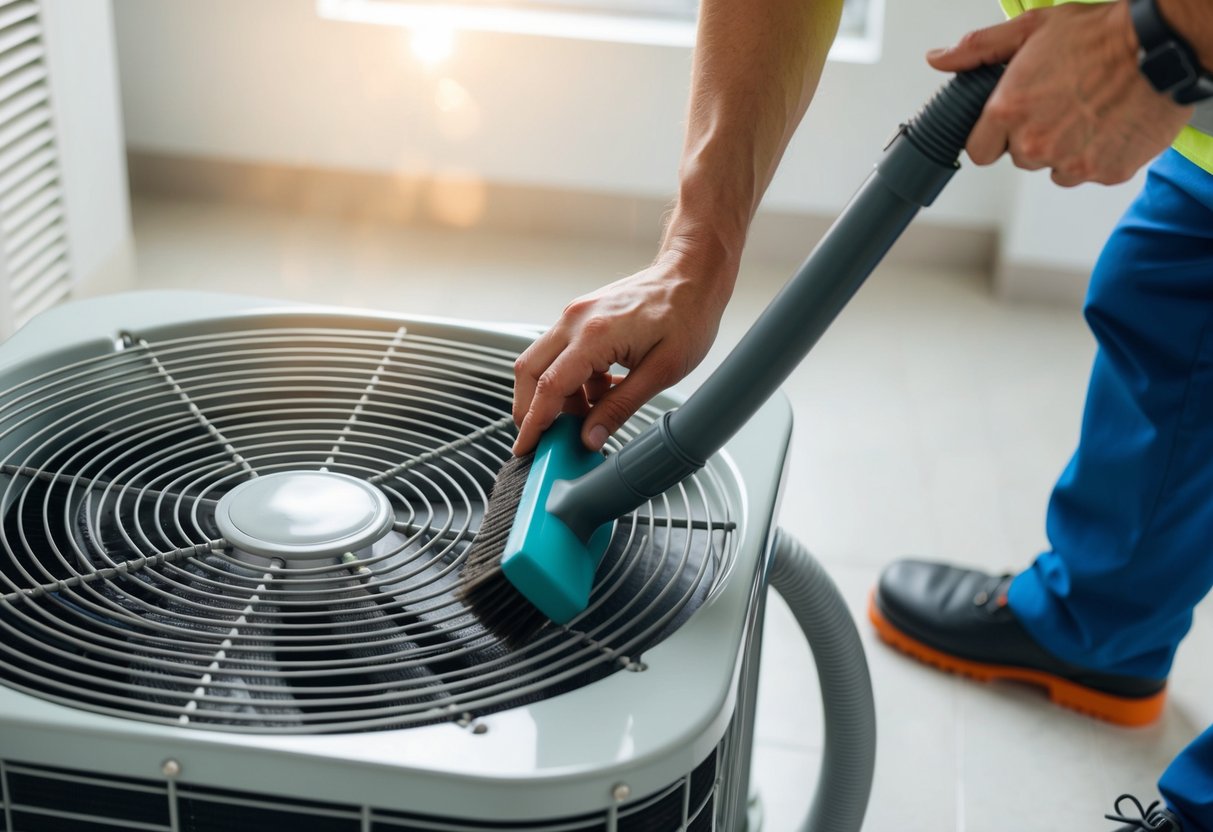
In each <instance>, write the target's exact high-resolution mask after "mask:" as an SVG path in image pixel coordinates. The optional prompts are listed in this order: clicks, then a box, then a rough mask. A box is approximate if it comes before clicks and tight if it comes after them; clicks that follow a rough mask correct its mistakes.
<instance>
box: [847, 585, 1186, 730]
mask: <svg viewBox="0 0 1213 832" xmlns="http://www.w3.org/2000/svg"><path fill="white" fill-rule="evenodd" d="M868 618H869V619H870V620H871V621H872V624H873V626H875V627H876V633H877V635H879V636H880V638H881V639H882V640H883V641H885V642H886V643H887V644H889V645H890V646H892V647H894V648H896V649H898V650H900V651H901V652H903V653H905V654H906V655H908V656H911V657H912V658H915V659H918V660H919V661H921V662H925V663H926V664H929V665H932V666H934V667H937V668H939V669H940V670H944V671H946V672H948V673H956V674H959V675H961V676H967V677H968V678H970V679H976V680H977V681H979V682H992V681H996V680H1002V679H1006V680H1010V681H1013V682H1026V683H1027V684H1029V685H1035V686H1037V687H1041V688H1044V689H1045V691H1046V692H1047V693H1048V694H1049V699H1051V700H1052V701H1053V702H1055V703H1057V704H1058V705H1061V706H1062V707H1063V708H1069V709H1071V710H1074V711H1078V712H1079V713H1082V714H1086V715H1087V716H1093V717H1095V718H1096V719H1102V720H1105V721H1107V722H1111V723H1113V724H1115V725H1123V726H1125V727H1128V728H1138V727H1141V726H1143V725H1149V724H1150V723H1151V722H1154V721H1155V720H1157V719H1158V718H1159V716H1161V715H1162V709H1163V705H1165V704H1166V701H1167V692H1166V690H1165V689H1164V690H1160V691H1159V692H1158V693H1155V694H1153V695H1151V696H1143V697H1140V698H1136V697H1124V696H1115V695H1113V694H1109V693H1101V692H1099V691H1096V690H1092V689H1091V688H1088V687H1084V686H1082V685H1078V684H1075V683H1074V682H1070V681H1067V680H1066V679H1063V678H1061V677H1060V676H1054V675H1052V674H1050V673H1045V672H1043V671H1040V670H1028V669H1027V668H1023V667H1009V666H1007V665H1000V664H986V663H984V662H975V661H970V660H968V659H960V658H957V657H956V656H950V655H948V654H947V653H944V652H943V651H941V650H936V649H935V648H933V647H928V646H927V645H925V644H923V643H922V642H921V641H918V640H916V639H914V638H911V637H910V636H908V635H906V634H905V633H903V632H902V631H901V630H899V629H897V627H895V626H894V625H893V624H892V623H891V622H890V621H889V620H888V619H887V618H885V617H884V614H883V613H881V611H880V608H879V607H877V606H876V596H875V593H873V594H872V596H870V597H869V599H868Z"/></svg>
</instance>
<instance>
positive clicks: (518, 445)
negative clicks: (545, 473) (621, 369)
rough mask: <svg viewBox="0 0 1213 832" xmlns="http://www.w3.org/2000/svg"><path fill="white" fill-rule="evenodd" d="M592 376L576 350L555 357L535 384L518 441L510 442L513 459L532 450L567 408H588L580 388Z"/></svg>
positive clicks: (587, 364)
mask: <svg viewBox="0 0 1213 832" xmlns="http://www.w3.org/2000/svg"><path fill="white" fill-rule="evenodd" d="M520 360H521V359H520ZM528 374H530V371H529V370H528ZM594 374H595V371H594V367H593V366H592V365H591V364H590V363H589V361H588V359H586V358H585V357H584V356H583V354H582V352H581V351H579V350H574V349H566V350H565V351H564V352H562V353H560V354H559V355H558V356H556V358H555V360H553V361H552V362H551V364H550V365H549V366H548V367H547V369H546V370H544V371H543V372H542V373H541V374H540V375H539V377H538V378H537V379H536V380H535V384H534V388H533V394H532V395H531V399H530V406H529V407H528V408H527V412H526V415H525V416H523V418H522V423H521V424H520V425H519V426H518V438H517V439H515V440H514V454H515V455H516V456H521V455H522V454H525V453H530V452H531V451H532V450H534V448H535V445H536V444H537V443H538V442H539V437H540V435H541V434H542V433H543V432H544V431H545V430H547V429H548V428H549V427H550V426H551V424H552V422H554V421H555V420H556V417H557V416H558V415H559V414H560V412H561V411H562V410H563V409H564V408H565V407H566V406H567V405H571V406H572V408H573V410H574V412H577V411H579V410H582V409H584V407H586V406H588V403H586V401H585V393H584V391H583V390H582V385H584V384H585V382H586V380H587V379H589V378H591V377H592V376H593V375H594ZM516 398H517V396H516Z"/></svg>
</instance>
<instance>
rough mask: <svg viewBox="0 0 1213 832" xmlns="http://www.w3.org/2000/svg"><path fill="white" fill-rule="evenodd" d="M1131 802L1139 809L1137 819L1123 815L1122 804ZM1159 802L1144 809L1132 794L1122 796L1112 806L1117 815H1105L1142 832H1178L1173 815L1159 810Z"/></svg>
mask: <svg viewBox="0 0 1213 832" xmlns="http://www.w3.org/2000/svg"><path fill="white" fill-rule="evenodd" d="M1126 800H1128V801H1131V802H1132V803H1133V808H1135V809H1137V817H1135V818H1130V817H1127V816H1125V815H1124V814H1123V810H1122V809H1121V808H1120V804H1121V803H1122V802H1124V801H1126ZM1158 803H1159V801H1157V800H1155V801H1154V802H1153V803H1151V804H1150V805H1149V806H1146V807H1144V808H1143V807H1142V805H1141V801H1140V800H1138V799H1137V798H1136V797H1134V796H1133V795H1131V794H1122V795H1121V796H1120V797H1118V798H1116V802H1115V803H1113V804H1112V808H1113V810H1115V812H1116V814H1114V815H1104V817H1105V818H1107V819H1108V820H1114V821H1117V822H1119V823H1127V824H1128V825H1129V826H1131V827H1133V828H1134V829H1140V830H1142V832H1172V830H1174V832H1178V830H1177V829H1176V827H1175V824H1174V823H1172V821H1171V813H1170V812H1166V811H1164V810H1162V809H1159V808H1158Z"/></svg>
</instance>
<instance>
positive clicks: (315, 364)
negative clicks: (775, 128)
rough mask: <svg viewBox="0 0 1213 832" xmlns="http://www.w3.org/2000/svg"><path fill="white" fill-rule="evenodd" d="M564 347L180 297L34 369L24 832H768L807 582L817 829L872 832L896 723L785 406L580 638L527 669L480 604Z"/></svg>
mask: <svg viewBox="0 0 1213 832" xmlns="http://www.w3.org/2000/svg"><path fill="white" fill-rule="evenodd" d="M530 337H531V336H530V335H529V334H527V333H525V332H523V331H520V330H517V329H514V328H511V327H508V326H485V325H470V324H466V323H459V322H452V321H442V320H435V319H422V318H406V317H399V316H395V315H389V314H382V313H377V312H364V311H353V310H343V309H333V308H324V307H296V306H282V305H281V304H277V303H274V302H268V301H253V300H248V299H242V298H234V297H228V296H220V295H211V294H202V293H172V292H165V293H146V294H132V295H119V296H110V297H105V298H99V299H95V300H89V301H80V302H75V303H72V304H68V305H66V306H61V307H58V308H55V309H53V310H51V311H50V312H47V313H45V314H43V315H41V316H39V317H38V318H36V319H35V320H34V321H33V322H31V323H30V324H29V325H28V326H26V327H25V328H24V329H23V330H21V331H20V332H19V333H18V334H17V335H16V336H14V337H13V338H12V339H10V340H9V341H8V342H7V343H5V344H3V345H2V346H0V805H2V806H3V813H2V815H0V829H3V830H6V832H18V830H19V831H20V832H44V830H63V829H71V830H166V832H170V831H171V832H179V831H182V830H184V831H186V832H204V831H205V832H210V830H225V832H230V831H231V830H237V831H238V830H254V829H256V830H267V829H275V830H276V829H284V830H286V829H290V830H319V832H330V831H331V832H337V831H338V830H340V831H341V832H368V831H369V830H374V831H375V832H402V831H405V830H407V832H420V831H421V830H430V831H432V830H451V831H452V832H454V831H455V830H458V831H459V832H488V830H504V829H511V830H545V832H558V831H559V832H590V830H604V831H606V832H616V831H618V832H624V831H625V830H630V831H631V832H636V831H637V830H661V832H672V830H687V831H688V832H691V831H693V832H701V831H703V830H715V829H721V830H723V829H729V830H741V829H745V828H747V825H748V827H749V828H750V829H751V830H755V829H756V828H757V826H758V824H757V823H756V822H754V821H752V820H748V819H747V803H748V797H749V782H748V781H749V760H750V751H751V745H752V725H753V716H754V698H755V689H756V683H757V668H758V662H759V656H760V647H761V637H762V626H761V625H762V619H763V609H764V599H765V592H766V588H767V582H768V578H769V573H770V570H771V567H770V565H769V564H770V560H769V554H770V552H771V550H772V549H773V548H776V549H779V552H777V554H776V557H775V566H774V570H775V572H776V575H777V578H778V576H779V575H780V574H783V576H784V577H783V578H782V579H780V586H781V587H783V588H784V589H783V591H785V592H786V593H789V595H790V602H791V603H792V606H793V608H794V610H795V611H796V613H797V616H798V617H799V618H800V619H801V621H802V624H803V625H804V626H805V628H806V631H811V630H812V628H813V627H817V628H819V629H821V628H824V629H825V630H826V631H828V632H829V633H830V634H831V637H830V638H825V639H821V641H823V642H830V644H826V645H824V646H822V645H815V646H814V649H815V650H816V651H818V653H819V655H818V660H819V668H820V671H819V673H820V676H821V677H822V682H823V685H826V686H829V685H830V684H834V685H835V687H834V693H833V694H830V692H829V691H828V690H827V691H826V698H827V700H830V697H831V695H832V696H833V701H834V703H835V704H834V705H831V703H830V701H827V702H826V710H827V720H826V722H827V744H828V745H830V746H832V747H833V748H834V749H835V750H836V751H838V752H840V753H841V754H842V756H843V757H847V755H850V756H849V757H848V758H847V759H846V760H843V759H842V757H837V760H835V762H831V759H827V765H826V766H825V773H824V774H823V776H825V777H827V778H829V777H833V778H835V780H834V781H832V782H831V785H830V790H831V794H830V798H831V799H832V800H833V801H835V802H834V804H832V805H831V806H830V807H829V808H830V812H829V814H830V815H831V816H832V817H834V818H835V819H836V820H835V821H831V822H828V823H827V822H821V823H819V825H818V826H817V827H816V828H822V829H825V828H829V829H843V828H851V829H854V828H858V823H859V820H860V819H862V815H863V808H864V803H865V802H866V798H867V788H868V785H869V784H870V777H871V744H872V742H873V738H872V736H871V735H870V730H871V723H870V715H871V691H870V687H868V685H867V675H866V667H865V666H864V662H863V655H862V649H861V648H860V647H859V643H858V639H857V637H856V636H855V632H854V626H853V624H851V621H850V619H849V617H848V616H847V614H846V610H845V607H844V606H843V605H842V603H841V601H840V600H839V599H838V598H837V595H836V593H832V587H831V586H830V585H829V582H828V580H821V577H820V575H818V576H817V577H814V576H813V575H809V574H808V573H807V572H806V571H805V569H804V568H802V567H803V563H802V560H803V552H802V551H801V552H797V551H794V549H795V547H794V546H788V545H787V544H786V541H785V542H777V541H776V537H777V536H776V535H775V534H774V533H773V527H772V518H773V516H774V513H775V508H776V503H777V498H778V494H779V488H780V482H781V476H782V471H783V461H784V454H785V451H786V448H787V444H788V439H789V434H790V426H791V419H790V413H789V409H788V406H787V404H786V403H785V402H783V401H775V402H772V403H770V404H768V405H767V406H766V407H764V408H763V409H762V411H761V412H760V413H759V415H758V416H757V417H756V418H755V419H754V420H753V421H752V422H751V423H750V424H749V425H747V426H746V427H745V428H744V429H743V430H742V431H741V433H739V434H738V435H737V437H736V438H735V439H734V440H733V441H732V442H731V443H730V444H729V445H728V446H727V448H726V450H725V451H724V452H722V453H721V454H719V455H717V456H716V457H715V458H713V459H712V460H711V461H710V462H709V464H708V465H707V466H706V467H705V468H704V469H703V470H702V471H700V472H699V473H697V474H695V475H694V476H692V477H691V478H689V479H688V480H686V481H685V482H684V483H683V484H682V485H680V486H678V487H676V488H674V489H672V490H671V491H669V492H667V493H666V494H665V495H664V496H663V497H661V498H660V499H657V500H653V501H652V502H650V503H649V504H647V505H646V506H644V507H643V508H641V509H639V510H637V511H636V512H634V513H633V514H631V515H629V516H628V517H626V518H623V519H621V520H619V521H618V522H617V523H616V524H615V528H614V536H613V539H612V544H611V547H610V549H609V551H608V553H607V556H606V558H605V560H604V562H603V564H602V567H601V569H600V571H599V574H598V578H597V583H596V590H595V593H594V596H593V599H592V602H591V606H590V608H589V610H587V611H586V612H585V613H584V614H583V615H582V616H580V617H578V618H577V619H575V620H574V621H572V622H570V623H569V624H568V625H564V626H558V625H554V624H549V625H548V626H546V627H545V628H544V629H542V630H540V631H539V633H538V634H536V635H534V636H533V637H531V638H530V639H529V640H527V641H525V642H522V643H515V642H513V641H511V640H509V639H502V638H500V637H498V636H497V635H494V634H493V633H490V632H488V631H486V630H485V628H484V627H482V626H481V625H480V623H479V619H478V617H477V614H476V611H475V610H473V609H469V608H468V607H467V606H465V604H464V602H463V601H462V600H460V597H459V595H458V593H457V589H458V586H459V582H460V575H461V571H460V570H461V565H462V557H463V554H464V552H465V551H466V549H467V546H468V543H469V541H470V540H471V539H472V537H473V536H474V535H475V532H476V528H477V524H478V523H479V521H480V519H481V516H482V512H483V507H484V504H485V501H486V495H487V493H488V492H489V490H490V488H491V486H492V483H493V480H494V476H495V474H496V472H497V470H498V468H499V467H500V465H501V463H502V462H503V461H504V460H505V459H506V458H507V457H508V455H509V453H510V450H509V449H510V442H511V437H512V430H513V426H512V422H511V420H510V417H509V412H510V401H511V392H512V362H513V360H514V358H515V356H516V355H517V354H518V353H519V351H520V350H521V349H522V348H524V347H525V346H526V344H527V343H529V340H530ZM676 404H677V399H676V398H675V397H673V396H670V395H667V396H663V397H661V398H659V399H658V400H657V401H656V402H654V403H653V404H652V405H650V406H649V407H647V408H646V409H645V410H644V411H642V413H641V414H639V415H638V416H637V417H636V418H635V419H634V420H632V422H630V423H629V424H628V425H627V426H626V427H625V429H624V430H622V431H621V432H620V435H619V436H618V437H617V438H616V439H615V440H612V441H613V442H616V443H618V442H626V441H628V439H629V438H630V437H632V436H634V435H635V434H636V432H637V431H639V430H640V429H642V428H643V427H644V426H645V425H646V424H648V423H649V422H651V421H652V420H653V419H654V418H655V417H656V415H658V414H659V413H660V412H661V411H662V410H663V409H666V408H669V407H672V406H675V405H676ZM613 447H614V448H618V447H619V446H618V444H615V445H613ZM221 529H227V530H228V532H227V533H226V534H225V533H224V532H223V531H221ZM233 530H234V531H233ZM785 550H786V551H785ZM781 567H782V572H781ZM808 593H816V594H815V595H813V596H812V597H811V598H810V597H809V595H808ZM814 617H816V619H817V620H816V623H814V621H813V619H814ZM826 619H829V620H828V621H827V620H826ZM848 628H849V629H848ZM823 656H826V657H827V663H826V664H824V665H823V664H822V658H823ZM830 662H832V663H833V664H832V665H831V664H829V663H830ZM848 674H849V676H850V679H849V681H848V682H846V683H845V685H844V686H843V687H841V688H840V687H837V684H836V683H835V682H834V681H833V680H836V679H837V678H838V677H839V676H840V675H848ZM847 685H849V687H848V686H847ZM809 699H810V696H809V694H808V693H807V692H806V700H807V701H808V700H809ZM839 703H841V704H839ZM854 713H859V715H860V718H859V720H858V723H854V724H860V723H862V727H861V728H858V729H856V728H853V727H847V726H848V725H850V724H851V723H848V720H852V716H853V714H854ZM848 714H852V716H848ZM865 720H866V721H865ZM852 722H854V720H852ZM848 732H849V733H848ZM835 756H837V755H835ZM838 760H842V761H841V762H838ZM848 767H850V768H849V769H848ZM865 767H866V770H865ZM848 777H849V778H851V780H852V781H854V783H855V784H858V785H854V784H853V785H852V787H851V788H852V791H851V792H850V793H849V794H848V793H845V791H841V789H842V788H843V787H839V786H838V785H837V784H838V783H839V782H841V780H839V779H837V778H843V779H845V778H848ZM865 778H866V780H865ZM848 802H849V803H850V804H851V805H850V807H849V808H848V806H847V805H846V804H848ZM856 804H857V807H856ZM848 811H849V814H848ZM837 818H845V820H843V821H837Z"/></svg>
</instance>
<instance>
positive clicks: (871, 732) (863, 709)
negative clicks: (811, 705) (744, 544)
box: [771, 529, 876, 832]
mask: <svg viewBox="0 0 1213 832" xmlns="http://www.w3.org/2000/svg"><path fill="white" fill-rule="evenodd" d="M774 549H775V554H774V561H775V562H774V564H773V566H772V567H771V586H772V587H774V588H775V591H776V592H778V593H779V594H780V595H781V596H782V597H783V600H784V601H786V602H787V604H788V606H789V607H791V609H792V614H793V615H794V616H796V622H797V623H798V624H799V625H800V629H801V630H802V631H803V632H804V635H805V638H806V639H807V640H808V642H809V647H810V649H812V651H813V660H814V661H815V662H816V664H817V676H818V679H819V681H820V684H821V704H822V709H823V711H824V713H825V749H824V751H823V753H822V761H821V773H820V774H819V775H818V777H817V789H816V791H815V792H814V795H813V804H812V806H811V807H810V808H809V813H808V815H807V816H806V817H805V820H804V822H803V823H802V824H801V827H800V832H858V830H859V828H860V827H861V826H862V825H863V816H864V814H865V813H866V812H867V808H868V797H869V795H870V794H871V792H872V772H873V770H874V768H875V766H876V704H875V701H874V700H873V698H872V679H871V677H870V676H869V675H868V663H867V660H866V659H865V658H864V652H863V644H862V643H861V642H860V640H859V631H858V630H857V629H856V628H855V622H854V621H853V620H852V618H851V612H850V610H848V609H847V605H846V602H845V601H843V600H842V596H841V595H840V594H839V592H838V588H837V587H836V586H835V585H834V581H833V580H831V579H830V576H829V575H827V574H826V571H825V570H824V569H822V568H821V564H819V563H818V562H817V561H816V559H814V557H813V556H812V555H811V554H809V551H808V550H807V549H806V548H805V547H804V545H803V544H801V543H800V541H798V540H797V539H796V538H794V537H793V536H792V535H790V534H788V533H787V532H786V531H784V530H783V529H777V530H776V531H775V545H774Z"/></svg>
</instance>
